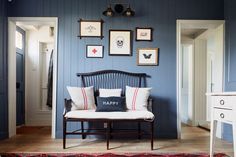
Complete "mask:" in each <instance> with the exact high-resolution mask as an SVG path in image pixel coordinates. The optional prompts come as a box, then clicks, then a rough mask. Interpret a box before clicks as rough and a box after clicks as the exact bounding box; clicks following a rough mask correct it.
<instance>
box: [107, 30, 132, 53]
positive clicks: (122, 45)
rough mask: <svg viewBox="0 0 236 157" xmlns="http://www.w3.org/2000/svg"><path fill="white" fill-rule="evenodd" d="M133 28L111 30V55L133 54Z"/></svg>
mask: <svg viewBox="0 0 236 157" xmlns="http://www.w3.org/2000/svg"><path fill="white" fill-rule="evenodd" d="M131 33H132V31H131V30H110V31H109V55H113V56H131V55H132V48H131V46H132V45H131Z"/></svg>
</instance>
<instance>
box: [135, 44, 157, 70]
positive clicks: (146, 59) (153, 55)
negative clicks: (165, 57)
mask: <svg viewBox="0 0 236 157" xmlns="http://www.w3.org/2000/svg"><path fill="white" fill-rule="evenodd" d="M158 50H159V49H158V48H140V49H138V54H137V65H146V66H149V65H158V64H159V63H158V58H159V56H158Z"/></svg>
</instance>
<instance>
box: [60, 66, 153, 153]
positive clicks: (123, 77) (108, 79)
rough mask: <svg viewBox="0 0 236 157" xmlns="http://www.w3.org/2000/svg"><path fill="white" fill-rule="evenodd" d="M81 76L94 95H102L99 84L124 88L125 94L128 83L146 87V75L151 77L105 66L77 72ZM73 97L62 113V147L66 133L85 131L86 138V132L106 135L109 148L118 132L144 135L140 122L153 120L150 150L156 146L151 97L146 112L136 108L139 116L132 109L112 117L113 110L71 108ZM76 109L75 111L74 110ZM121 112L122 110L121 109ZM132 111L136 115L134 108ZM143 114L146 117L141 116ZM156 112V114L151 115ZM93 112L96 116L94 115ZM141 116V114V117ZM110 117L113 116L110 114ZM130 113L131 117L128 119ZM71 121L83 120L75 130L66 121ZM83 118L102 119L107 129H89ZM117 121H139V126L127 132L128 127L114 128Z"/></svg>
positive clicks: (89, 119)
mask: <svg viewBox="0 0 236 157" xmlns="http://www.w3.org/2000/svg"><path fill="white" fill-rule="evenodd" d="M77 76H78V77H80V78H81V82H82V87H89V86H93V87H94V96H95V97H97V96H99V88H106V89H114V88H121V89H122V96H125V87H126V86H131V87H146V78H147V77H149V76H148V75H146V74H145V73H130V72H124V71H118V70H104V71H96V72H91V73H78V74H77ZM71 103H72V101H71V100H67V99H65V112H64V114H63V148H64V149H65V148H66V136H67V135H82V139H85V138H86V135H104V136H106V140H107V149H109V141H110V138H111V137H113V136H114V135H116V134H124V135H127V134H131V135H133V134H135V135H137V136H138V139H141V136H142V135H143V134H144V132H143V131H141V123H142V122H144V123H149V124H150V133H149V135H150V142H151V150H153V132H154V115H153V114H152V103H153V102H152V99H150V98H149V100H148V111H147V112H145V113H143V112H142V111H137V116H132V115H131V113H130V112H120V116H119V115H118V118H117V117H115V118H111V117H112V116H113V117H114V115H112V113H111V112H102V113H101V112H95V111H90V112H93V113H90V115H93V118H92V117H89V114H87V113H86V114H83V112H84V111H83V110H79V111H71V106H72V105H71ZM73 112H75V113H73ZM118 114H119V113H118ZM132 114H134V115H135V113H134V112H132ZM142 114H143V116H144V117H142ZM152 115H153V116H152ZM94 116H95V117H96V118H94ZM140 116H141V117H140ZM109 117H110V118H109ZM129 117H132V118H130V119H129ZM68 122H80V123H81V129H79V130H74V131H67V123H68ZM84 122H102V123H106V124H107V128H104V129H93V131H95V132H90V131H89V128H88V129H85V128H84ZM116 122H122V123H125V122H132V123H133V122H135V123H137V129H135V130H132V131H130V130H129V132H127V130H122V129H119V130H114V129H113V128H112V124H113V123H116Z"/></svg>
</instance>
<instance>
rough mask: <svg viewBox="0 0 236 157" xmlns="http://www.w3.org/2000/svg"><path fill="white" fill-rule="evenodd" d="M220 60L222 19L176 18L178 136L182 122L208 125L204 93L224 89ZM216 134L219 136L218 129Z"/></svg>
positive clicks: (206, 126)
mask: <svg viewBox="0 0 236 157" xmlns="http://www.w3.org/2000/svg"><path fill="white" fill-rule="evenodd" d="M223 62H224V21H222V20H177V106H178V120H177V123H178V137H179V138H181V128H182V126H189V127H201V128H204V129H206V130H209V129H210V127H209V126H210V117H211V116H210V114H211V113H210V106H209V104H210V102H209V101H210V99H209V98H208V97H206V95H205V94H206V93H207V92H222V91H223V80H224V75H223V74H224V72H223V65H224V64H223ZM218 127H220V128H221V125H219V126H218ZM220 128H219V129H218V130H221V129H220ZM217 135H218V137H221V131H219V132H218V133H217Z"/></svg>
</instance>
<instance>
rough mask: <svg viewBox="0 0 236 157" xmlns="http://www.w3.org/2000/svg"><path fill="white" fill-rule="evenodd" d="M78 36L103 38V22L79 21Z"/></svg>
mask: <svg viewBox="0 0 236 157" xmlns="http://www.w3.org/2000/svg"><path fill="white" fill-rule="evenodd" d="M78 22H79V26H80V27H79V36H78V37H80V39H81V38H83V37H97V38H101V39H102V38H103V34H102V33H103V27H102V25H103V20H102V19H101V20H82V19H80V20H79V21H78Z"/></svg>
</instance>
